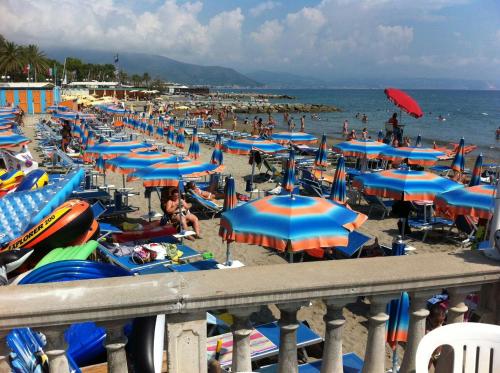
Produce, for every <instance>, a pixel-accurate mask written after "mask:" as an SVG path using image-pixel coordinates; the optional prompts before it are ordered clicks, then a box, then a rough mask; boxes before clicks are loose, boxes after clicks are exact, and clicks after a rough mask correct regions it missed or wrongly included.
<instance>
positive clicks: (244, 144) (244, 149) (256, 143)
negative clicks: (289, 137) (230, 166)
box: [224, 136, 287, 155]
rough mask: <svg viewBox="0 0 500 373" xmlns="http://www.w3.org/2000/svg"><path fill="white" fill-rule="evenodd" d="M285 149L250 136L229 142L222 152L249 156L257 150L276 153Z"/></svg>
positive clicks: (271, 142)
mask: <svg viewBox="0 0 500 373" xmlns="http://www.w3.org/2000/svg"><path fill="white" fill-rule="evenodd" d="M286 149H287V148H285V147H283V146H281V145H279V144H276V143H275V142H273V141H268V140H264V139H261V138H260V137H256V136H252V137H248V138H246V139H240V140H229V141H228V142H226V143H225V144H224V151H226V152H228V153H231V154H243V155H246V154H250V152H251V151H252V150H257V151H260V152H263V153H276V152H280V151H283V150H286Z"/></svg>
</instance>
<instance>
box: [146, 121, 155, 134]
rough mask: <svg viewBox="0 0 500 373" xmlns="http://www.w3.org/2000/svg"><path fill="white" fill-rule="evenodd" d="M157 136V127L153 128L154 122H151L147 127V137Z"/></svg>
mask: <svg viewBox="0 0 500 373" xmlns="http://www.w3.org/2000/svg"><path fill="white" fill-rule="evenodd" d="M154 134H155V127H154V126H153V121H152V120H149V121H148V124H147V126H146V135H148V136H153V135H154Z"/></svg>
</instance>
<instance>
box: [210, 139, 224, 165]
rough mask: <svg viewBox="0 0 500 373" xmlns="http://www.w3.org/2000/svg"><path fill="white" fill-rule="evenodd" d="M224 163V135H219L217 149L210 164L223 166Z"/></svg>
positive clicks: (216, 143)
mask: <svg viewBox="0 0 500 373" xmlns="http://www.w3.org/2000/svg"><path fill="white" fill-rule="evenodd" d="M223 162H224V154H222V135H221V134H220V133H218V134H217V136H216V138H215V148H214V151H213V152H212V157H211V158H210V163H213V164H222V163H223Z"/></svg>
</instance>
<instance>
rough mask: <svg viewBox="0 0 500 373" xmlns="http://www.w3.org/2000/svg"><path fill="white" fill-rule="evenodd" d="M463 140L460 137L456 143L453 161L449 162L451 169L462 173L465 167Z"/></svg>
mask: <svg viewBox="0 0 500 373" xmlns="http://www.w3.org/2000/svg"><path fill="white" fill-rule="evenodd" d="M464 148H465V140H464V138H463V137H462V138H461V139H460V143H459V144H458V147H457V150H456V153H455V157H454V158H453V162H452V163H451V169H452V170H453V171H456V172H459V173H463V172H464V169H465V151H464Z"/></svg>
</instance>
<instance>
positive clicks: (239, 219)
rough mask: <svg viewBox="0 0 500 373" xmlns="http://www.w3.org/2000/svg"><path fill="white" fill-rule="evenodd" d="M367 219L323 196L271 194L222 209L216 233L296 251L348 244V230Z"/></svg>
mask: <svg viewBox="0 0 500 373" xmlns="http://www.w3.org/2000/svg"><path fill="white" fill-rule="evenodd" d="M366 219H367V217H366V215H363V214H360V213H358V212H355V211H353V210H350V209H348V208H345V207H344V206H342V205H340V204H338V203H336V202H333V201H331V200H327V199H324V198H317V197H307V196H302V195H293V194H291V195H278V196H276V195H273V196H268V197H264V198H261V199H257V200H254V201H251V202H248V203H245V204H243V205H241V206H238V207H236V208H234V209H232V210H230V211H226V212H223V213H222V216H221V221H220V225H221V228H222V229H220V230H219V235H220V236H221V237H222V238H223V239H224V240H231V241H235V242H242V243H248V244H251V245H260V246H264V247H272V248H274V249H277V250H279V251H285V250H288V251H289V252H296V251H300V250H307V249H316V248H320V247H333V246H347V244H348V240H349V239H348V236H349V232H351V231H352V230H354V229H357V228H358V227H360V226H361V225H362V224H363V223H364V222H365V221H366Z"/></svg>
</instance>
